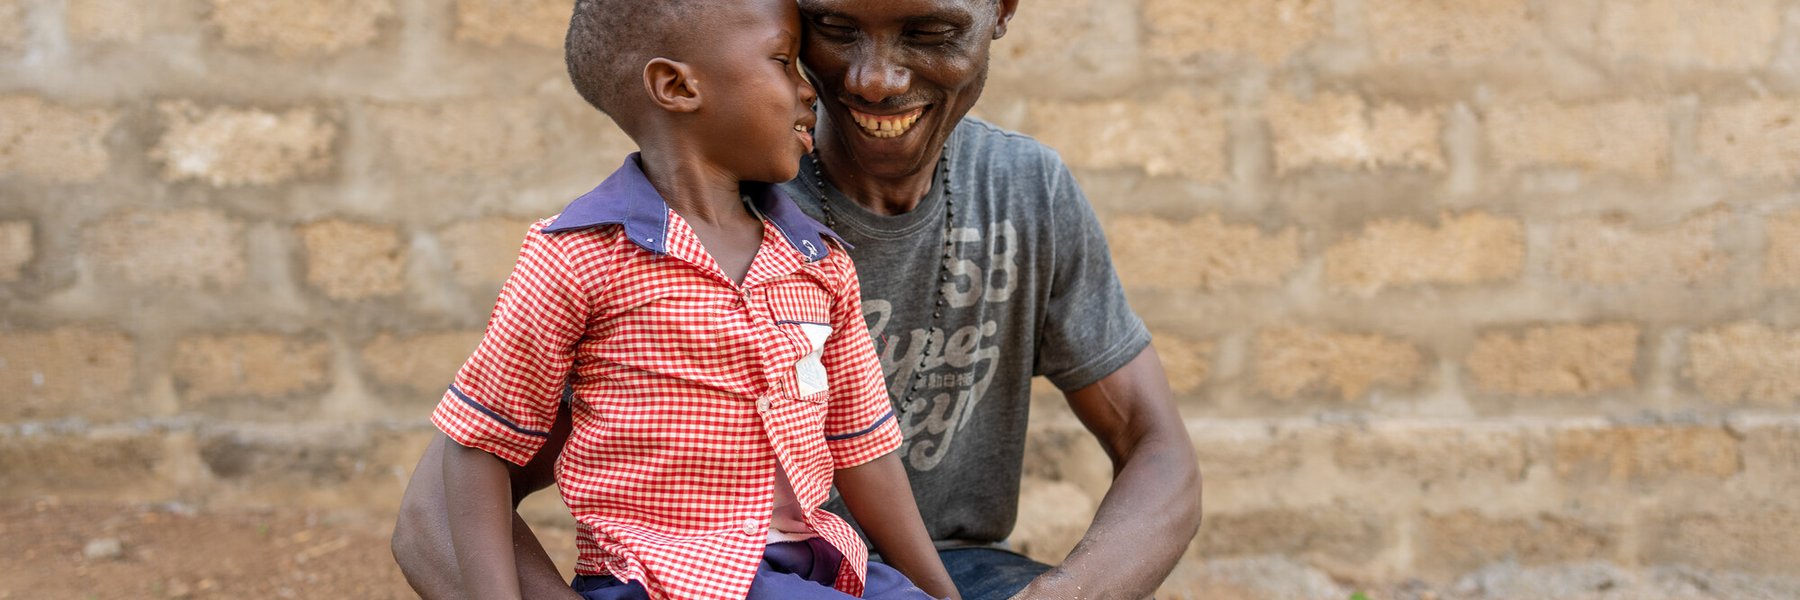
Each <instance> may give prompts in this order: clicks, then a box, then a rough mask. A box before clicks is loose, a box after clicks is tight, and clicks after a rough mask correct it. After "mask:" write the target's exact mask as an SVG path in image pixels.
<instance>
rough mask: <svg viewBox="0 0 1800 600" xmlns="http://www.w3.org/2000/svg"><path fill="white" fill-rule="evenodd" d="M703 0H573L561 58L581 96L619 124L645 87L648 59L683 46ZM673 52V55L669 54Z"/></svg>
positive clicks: (626, 116) (665, 54) (664, 54)
mask: <svg viewBox="0 0 1800 600" xmlns="http://www.w3.org/2000/svg"><path fill="white" fill-rule="evenodd" d="M701 3H702V2H701V1H700V0H575V11H574V14H572V15H570V17H569V34H568V36H567V37H566V38H564V40H563V60H564V62H566V63H567V64H568V68H569V79H570V81H573V82H574V83H575V91H576V92H577V93H580V94H581V98H582V99H583V100H587V102H588V104H592V105H594V108H598V109H600V112H604V113H606V114H607V115H608V116H610V117H612V118H613V120H614V121H618V122H619V123H620V124H621V125H623V124H624V122H625V121H626V120H627V119H628V117H629V115H628V114H623V113H621V111H622V110H623V109H625V108H626V107H627V106H628V105H627V104H626V102H627V101H628V100H630V99H631V98H632V96H631V94H637V93H640V92H642V90H643V83H642V80H641V77H642V76H643V72H644V71H643V69H644V64H645V63H648V62H650V59H652V58H655V57H658V56H668V54H669V53H668V50H669V49H671V48H679V47H681V46H682V45H683V44H684V43H685V42H686V41H687V39H688V37H689V36H690V35H691V34H692V33H693V29H694V25H695V22H696V21H697V19H695V18H693V17H694V16H695V15H696V13H695V11H696V9H702V8H703V7H700V6H696V5H698V4H701ZM671 58H673V57H671Z"/></svg>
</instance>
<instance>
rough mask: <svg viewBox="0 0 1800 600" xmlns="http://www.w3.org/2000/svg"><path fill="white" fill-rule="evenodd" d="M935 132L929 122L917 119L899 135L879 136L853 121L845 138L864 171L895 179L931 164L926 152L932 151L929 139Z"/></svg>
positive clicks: (851, 153) (853, 157) (851, 154)
mask: <svg viewBox="0 0 1800 600" xmlns="http://www.w3.org/2000/svg"><path fill="white" fill-rule="evenodd" d="M933 133H934V132H933V128H932V127H931V126H930V125H928V124H926V123H918V124H915V125H914V126H913V127H912V128H910V129H908V130H907V131H906V132H905V133H903V134H901V135H899V136H895V137H889V138H879V137H875V136H874V135H871V134H870V133H869V132H868V131H866V130H863V129H861V128H857V127H855V126H854V125H852V129H851V130H850V135H848V136H845V137H847V138H849V139H847V140H845V141H846V142H847V146H848V149H849V151H850V152H849V153H850V157H851V159H852V160H854V161H855V162H856V164H857V166H858V167H860V168H861V170H862V171H863V172H865V173H868V174H870V175H873V176H875V177H877V178H882V179H892V178H900V177H905V176H907V175H911V174H913V173H916V172H918V171H919V170H920V169H921V168H925V167H928V166H930V165H928V164H927V163H928V161H927V155H929V154H931V150H932V147H931V144H930V142H929V140H932V139H935V136H934V135H933Z"/></svg>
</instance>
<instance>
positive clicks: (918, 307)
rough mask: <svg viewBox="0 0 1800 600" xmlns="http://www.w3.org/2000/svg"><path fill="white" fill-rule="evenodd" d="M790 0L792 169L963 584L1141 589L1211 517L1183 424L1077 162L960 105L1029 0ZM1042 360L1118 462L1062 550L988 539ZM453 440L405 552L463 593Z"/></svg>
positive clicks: (1108, 591)
mask: <svg viewBox="0 0 1800 600" xmlns="http://www.w3.org/2000/svg"><path fill="white" fill-rule="evenodd" d="M799 5H800V10H801V15H802V20H803V25H804V26H805V27H806V29H807V33H806V40H805V44H804V48H803V50H802V52H801V56H802V59H803V61H804V63H805V64H806V66H807V68H808V72H809V74H810V75H811V76H812V79H813V81H814V82H815V85H816V86H817V87H818V92H819V104H820V113H821V114H820V119H819V124H818V128H817V131H816V132H815V138H816V139H817V155H816V157H815V158H814V159H812V160H807V161H803V163H802V165H801V176H800V177H799V178H797V179H796V180H794V181H792V182H789V183H787V184H784V185H783V186H782V188H783V190H784V191H786V192H787V193H788V194H789V195H790V196H792V197H793V198H794V199H795V200H796V201H798V202H799V204H800V205H801V206H802V207H803V208H804V209H805V210H806V211H807V212H808V213H810V214H812V215H813V216H814V217H816V218H819V219H820V220H822V221H824V222H825V223H826V224H827V225H828V226H830V227H831V228H832V229H834V230H835V231H836V232H837V233H838V234H840V235H841V236H843V238H844V239H845V240H847V241H848V242H850V243H851V244H853V245H854V246H855V248H854V249H853V250H851V256H852V258H854V259H855V261H856V265H857V269H858V271H859V272H860V274H861V277H862V280H863V297H864V301H863V306H864V314H865V316H866V317H867V319H868V322H869V327H870V331H871V333H872V334H874V336H875V342H876V349H877V351H879V352H880V353H881V358H882V367H883V370H884V372H885V374H886V375H887V377H888V383H889V391H890V394H891V396H892V397H893V400H894V403H895V405H896V408H897V416H896V417H895V418H896V419H898V420H899V422H900V425H901V429H902V431H903V433H904V434H905V436H906V439H907V442H906V445H905V446H904V447H902V449H901V450H900V452H901V453H902V458H903V461H904V462H905V464H906V467H907V472H908V475H909V476H910V478H911V481H912V487H913V491H914V495H915V497H916V498H917V500H918V505H919V509H920V511H921V512H922V513H923V515H924V517H925V521H926V526H927V529H929V530H930V533H931V536H932V539H934V540H936V541H937V543H938V546H939V548H940V556H941V557H942V558H943V561H944V565H945V567H946V568H947V569H948V570H949V571H950V574H951V576H952V577H953V578H954V579H955V581H956V584H957V586H958V588H959V589H960V590H961V591H962V594H963V597H964V598H969V599H1005V598H1021V599H1022V598H1057V599H1062V598H1143V597H1146V596H1148V595H1149V594H1150V593H1152V592H1154V591H1155V589H1156V587H1157V586H1158V585H1159V584H1160V583H1161V581H1162V580H1163V578H1164V577H1166V576H1167V575H1168V573H1169V570H1170V569H1172V568H1173V567H1174V564H1175V562H1176V561H1177V560H1178V559H1179V558H1180V556H1181V553H1182V551H1183V550H1184V549H1185V548H1186V546H1187V543H1188V541H1189V540H1191V539H1192V537H1193V535H1194V533H1195V531H1196V530H1197V528H1198V526H1199V521H1200V476H1199V472H1198V469H1197V468H1196V466H1195V463H1194V456H1193V447H1192V442H1191V441H1190V440H1189V439H1188V436H1187V432H1186V428H1185V427H1184V426H1183V424H1182V422H1181V418H1180V416H1179V415H1178V414H1177V413H1176V411H1175V409H1174V406H1173V403H1172V401H1171V398H1170V396H1171V393H1170V391H1169V387H1168V382H1167V379H1166V377H1165V376H1164V374H1163V370H1162V366H1161V363H1160V362H1159V360H1158V359H1157V356H1156V352H1155V350H1154V349H1152V348H1151V347H1150V346H1149V335H1148V333H1147V332H1146V330H1145V329H1144V326H1143V323H1142V322H1141V321H1140V320H1139V319H1138V318H1137V316H1136V315H1135V314H1133V313H1132V312H1131V310H1130V307H1129V306H1127V304H1126V302H1125V298H1124V295H1123V292H1122V291H1121V290H1120V288H1119V284H1118V280H1117V277H1116V275H1115V274H1114V271H1113V269H1112V264H1111V261H1110V258H1109V257H1108V255H1107V252H1106V244H1105V240H1104V238H1103V237H1102V236H1101V235H1100V231H1099V226H1098V224H1097V222H1096V220H1095V218H1094V215H1093V210H1092V208H1091V207H1090V206H1088V204H1087V201H1086V199H1085V197H1084V196H1083V195H1082V194H1081V191H1080V189H1079V188H1078V187H1077V186H1076V184H1075V181H1074V178H1073V177H1072V176H1071V175H1070V174H1069V171H1068V169H1067V167H1066V166H1064V165H1063V164H1062V162H1061V160H1060V159H1058V158H1057V157H1056V155H1055V153H1054V152H1052V151H1050V150H1048V149H1046V148H1044V147H1043V146H1041V145H1039V144H1037V143H1036V142H1035V141H1033V140H1031V139H1030V138H1026V137H1024V136H1021V135H1018V134H1014V133H1011V132H1006V131H1004V130H1000V129H999V128H996V127H994V126H992V125H989V124H987V123H984V122H981V121H978V120H974V119H967V118H965V115H966V114H967V113H968V111H969V109H970V108H972V107H973V106H974V104H975V101H976V99H977V98H978V97H980V95H981V92H982V89H983V86H984V85H985V83H986V78H987V69H988V52H989V46H990V44H991V43H992V41H993V40H995V39H999V38H1000V37H1001V36H1003V35H1004V34H1005V32H1006V26H1007V23H1008V21H1009V20H1010V19H1011V17H1012V15H1013V14H1014V12H1015V11H1016V10H1017V8H1018V0H884V1H883V2H865V1H860V0H799ZM1037 375H1041V376H1044V377H1046V378H1048V379H1049V380H1050V381H1051V382H1052V383H1054V384H1056V385H1057V386H1058V387H1059V388H1060V389H1062V390H1064V395H1065V397H1066V398H1067V400H1068V402H1069V406H1070V408H1071V409H1073V410H1074V412H1075V414H1076V415H1077V416H1078V417H1079V418H1080V419H1081V421H1082V423H1083V424H1084V425H1086V426H1087V428H1088V429H1089V431H1091V432H1092V433H1093V434H1094V436H1095V437H1096V438H1097V439H1098V440H1099V442H1100V445H1101V447H1102V448H1103V449H1105V450H1106V452H1107V454H1108V455H1109V456H1110V457H1111V458H1112V460H1113V465H1114V472H1115V476H1114V480H1113V486H1112V489H1111V490H1109V491H1108V492H1107V494H1106V497H1105V498H1104V499H1103V500H1102V502H1101V504H1100V507H1099V511H1098V513H1097V514H1096V515H1095V517H1094V523H1093V524H1092V525H1091V526H1090V527H1089V529H1088V531H1087V533H1086V534H1085V535H1084V537H1083V538H1082V540H1081V542H1080V543H1079V544H1077V545H1076V547H1075V549H1074V551H1072V552H1071V553H1070V555H1069V556H1068V557H1067V558H1066V559H1064V560H1063V562H1062V563H1061V564H1060V565H1059V566H1057V567H1054V568H1052V567H1049V566H1047V565H1042V564H1039V563H1036V562H1032V561H1030V560H1028V559H1026V558H1024V557H1022V556H1019V555H1017V554H1013V553H1011V552H1008V551H1006V550H1003V549H1000V548H998V547H997V546H998V545H999V544H1000V543H1003V542H1004V540H1005V537H1006V536H1007V535H1008V534H1009V533H1010V532H1011V530H1012V527H1013V522H1014V519H1015V517H1016V516H1017V508H1018V506H1017V505H1018V489H1019V478H1020V471H1021V465H1022V459H1023V449H1024V434H1025V426H1026V420H1027V410H1028V408H1029V404H1030V379H1031V377H1033V376H1037ZM564 410H565V411H566V410H567V409H566V408H565V409H564ZM567 421H568V419H567V418H566V416H564V417H559V421H558V423H557V429H556V431H554V432H553V435H554V436H566V435H567ZM445 443H446V442H445V438H444V437H442V436H439V437H438V438H437V439H435V440H434V441H433V442H432V444H431V446H430V447H428V448H427V450H426V454H425V456H424V458H423V459H422V460H421V462H420V467H419V468H418V469H416V470H415V471H414V475H413V480H412V482H411V483H410V484H409V486H408V488H407V494H406V498H405V500H404V501H403V505H402V509H401V514H400V521H399V524H398V526H397V527H396V529H395V533H394V553H395V558H396V559H397V560H398V561H399V563H400V565H401V569H402V570H403V571H404V572H405V573H406V574H407V578H408V580H409V581H411V582H413V585H414V587H415V589H417V590H418V591H419V593H420V595H422V596H424V597H426V598H430V599H432V600H437V599H440V598H453V597H456V596H455V595H454V594H455V589H454V588H455V586H454V585H443V584H444V582H454V581H456V577H457V575H456V573H457V566H456V560H455V553H454V549H453V548H452V547H451V544H450V542H449V538H448V536H447V535H446V534H445V533H444V529H445V523H447V522H448V521H447V520H448V519H449V518H452V517H451V516H450V515H448V514H447V510H446V509H445V505H444V493H443V484H442V475H443V471H442V469H441V468H440V465H441V464H442V452H443V450H444V446H443V444H445ZM560 445H561V440H560V439H558V438H553V439H551V440H550V442H549V443H548V444H546V448H555V447H560ZM553 460H554V456H553V454H552V453H550V452H540V453H539V454H538V456H537V457H535V458H534V459H533V461H532V462H531V464H529V465H527V466H526V467H524V468H520V469H517V470H515V471H514V472H513V473H512V477H513V479H514V482H513V488H514V489H515V490H535V489H541V488H542V487H544V486H546V485H548V484H549V483H550V481H551V480H552V477H551V469H552V462H553ZM521 493H523V492H521ZM838 512H840V513H841V512H842V511H838ZM514 539H515V546H517V549H518V552H517V555H518V556H519V557H520V558H519V561H518V562H519V576H520V581H521V583H522V585H523V587H524V589H525V593H526V596H527V597H540V596H542V597H561V598H567V597H573V596H572V595H571V592H570V591H569V588H568V586H567V584H566V583H564V582H562V581H561V579H560V577H559V576H558V574H557V573H556V571H555V569H554V567H553V566H552V565H551V563H550V561H549V560H548V558H547V557H546V556H545V554H544V552H543V550H542V548H541V547H540V546H539V545H538V543H537V541H536V539H535V538H534V537H533V536H532V534H531V533H530V531H529V530H528V529H527V528H526V527H525V525H524V522H523V520H521V519H517V518H515V519H514Z"/></svg>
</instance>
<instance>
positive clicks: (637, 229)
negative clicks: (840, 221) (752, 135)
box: [544, 152, 850, 262]
mask: <svg viewBox="0 0 1800 600" xmlns="http://www.w3.org/2000/svg"><path fill="white" fill-rule="evenodd" d="M741 185H742V189H743V192H744V195H746V196H749V197H750V202H751V204H752V205H753V206H755V207H756V210H757V212H759V213H761V214H762V216H763V217H764V218H767V219H768V220H769V222H770V223H774V224H775V229H776V230H777V231H779V232H780V233H781V237H782V238H783V239H785V240H787V243H788V245H789V246H792V247H793V248H794V251H795V252H799V253H800V255H801V256H804V257H806V260H807V262H813V261H816V260H819V259H821V258H825V256H826V255H828V254H830V252H831V250H830V247H829V246H827V245H826V244H825V238H827V237H829V238H831V239H834V240H837V242H838V243H839V244H843V245H844V247H845V248H848V247H850V244H849V243H846V242H845V241H844V238H843V237H841V236H839V235H838V234H837V232H834V231H832V230H831V229H829V228H827V227H825V225H823V224H821V223H819V222H818V221H816V220H814V219H813V218H812V217H809V216H806V213H803V212H800V207H799V206H798V205H796V204H794V200H793V199H792V198H789V197H788V195H787V194H786V193H785V192H782V191H781V188H780V186H776V185H770V184H766V183H756V182H748V181H746V182H743V183H742V184H741ZM609 224H618V225H622V226H624V228H625V236H626V237H628V238H631V241H632V243H634V244H637V245H639V246H642V247H643V248H644V249H645V250H649V251H651V252H655V253H657V254H668V253H669V239H668V237H669V204H668V202H666V201H664V200H663V197H662V194H658V193H657V192H656V188H655V187H652V186H651V185H650V179H649V178H647V177H645V176H644V169H643V168H642V167H640V166H639V165H638V153H636V152H633V153H631V155H630V156H627V157H625V164H623V165H620V166H619V169H618V170H617V171H613V173H612V175H608V176H607V177H606V180H605V181H602V182H600V185H599V186H598V187H595V188H594V189H593V190H592V191H589V192H588V193H586V194H582V195H581V197H579V198H576V199H575V201H574V202H570V203H569V206H568V207H567V208H564V209H563V211H562V214H560V215H557V217H556V219H555V220H553V221H551V222H550V225H549V226H548V227H545V228H544V233H558V232H563V231H574V230H577V229H585V228H588V227H594V226H597V225H609Z"/></svg>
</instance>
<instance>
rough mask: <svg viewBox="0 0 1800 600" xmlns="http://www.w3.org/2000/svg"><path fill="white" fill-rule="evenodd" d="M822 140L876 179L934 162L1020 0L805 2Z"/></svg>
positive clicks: (806, 51) (975, 93)
mask: <svg viewBox="0 0 1800 600" xmlns="http://www.w3.org/2000/svg"><path fill="white" fill-rule="evenodd" d="M799 4H800V14H801V20H802V21H803V22H804V24H805V27H806V35H805V44H804V47H803V48H802V50H801V56H802V57H803V59H804V61H805V63H806V67H807V69H808V70H809V71H810V72H811V74H812V76H813V80H814V82H815V83H816V85H817V86H818V89H819V102H820V103H821V104H822V105H823V106H824V108H825V115H826V121H827V122H826V123H822V124H821V127H820V132H821V134H822V135H824V136H827V137H828V138H829V139H821V140H820V144H821V145H822V147H824V148H826V149H827V150H830V151H832V152H838V153H843V154H845V155H846V156H843V157H844V158H849V159H850V160H852V161H854V162H855V163H856V166H857V167H858V168H859V169H860V170H861V171H863V172H865V173H867V174H869V175H872V176H875V177H876V178H900V177H905V176H906V175H910V174H913V173H917V172H919V171H921V170H928V169H930V168H931V167H932V166H933V164H932V161H933V160H935V159H936V156H937V154H936V152H937V150H938V148H940V147H942V146H943V144H944V140H945V139H946V138H947V137H949V135H950V131H951V129H953V128H954V127H955V125H956V123H957V122H958V121H959V120H961V119H962V117H963V115H965V114H967V113H968V112H969V109H970V108H971V107H973V106H975V100H976V99H977V98H979V97H980V96H981V90H982V86H983V85H984V84H985V83H986V82H987V68H988V46H989V44H990V43H992V41H993V39H994V37H995V31H996V27H997V26H998V27H1004V24H1005V18H1006V17H1008V16H1010V11H1011V9H1012V7H1013V6H1016V3H1015V2H1011V1H1007V2H996V1H995V0H881V1H878V2H870V1H867V0H799Z"/></svg>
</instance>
